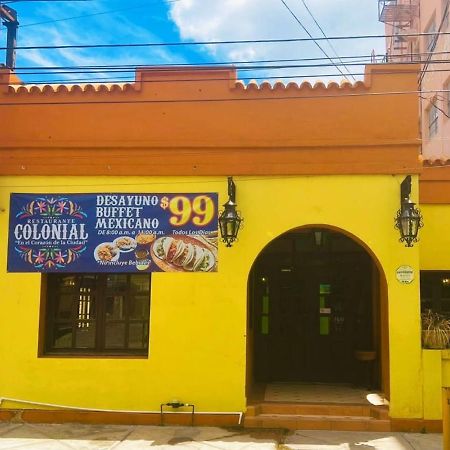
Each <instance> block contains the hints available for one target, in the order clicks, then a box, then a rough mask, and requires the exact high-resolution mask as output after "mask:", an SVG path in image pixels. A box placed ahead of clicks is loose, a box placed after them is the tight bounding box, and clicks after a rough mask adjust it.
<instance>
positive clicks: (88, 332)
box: [75, 321, 95, 348]
mask: <svg viewBox="0 0 450 450" xmlns="http://www.w3.org/2000/svg"><path fill="white" fill-rule="evenodd" d="M75 348H95V323H94V322H82V321H79V322H77V325H76V329H75Z"/></svg>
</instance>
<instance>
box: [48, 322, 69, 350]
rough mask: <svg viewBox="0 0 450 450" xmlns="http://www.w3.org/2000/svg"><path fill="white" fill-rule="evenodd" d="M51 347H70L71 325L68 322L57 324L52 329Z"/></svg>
mask: <svg viewBox="0 0 450 450" xmlns="http://www.w3.org/2000/svg"><path fill="white" fill-rule="evenodd" d="M52 347H53V348H71V347H72V325H71V324H70V323H66V324H57V325H55V328H54V330H53V342H52Z"/></svg>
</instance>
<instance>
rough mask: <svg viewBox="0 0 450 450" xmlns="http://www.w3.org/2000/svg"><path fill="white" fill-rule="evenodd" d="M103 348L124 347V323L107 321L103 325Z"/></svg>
mask: <svg viewBox="0 0 450 450" xmlns="http://www.w3.org/2000/svg"><path fill="white" fill-rule="evenodd" d="M105 348H109V349H111V348H125V323H124V322H108V323H106V326H105Z"/></svg>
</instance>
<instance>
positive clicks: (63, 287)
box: [56, 275, 77, 292]
mask: <svg viewBox="0 0 450 450" xmlns="http://www.w3.org/2000/svg"><path fill="white" fill-rule="evenodd" d="M76 285H77V277H76V275H67V276H66V275H64V276H61V277H58V278H57V280H56V288H57V289H58V290H59V291H62V292H67V291H71V290H74V289H75V287H76Z"/></svg>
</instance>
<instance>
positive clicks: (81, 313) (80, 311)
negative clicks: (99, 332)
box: [77, 288, 95, 320]
mask: <svg viewBox="0 0 450 450" xmlns="http://www.w3.org/2000/svg"><path fill="white" fill-rule="evenodd" d="M82 289H85V290H88V291H87V292H83V291H82ZM77 316H78V319H79V320H92V319H95V297H94V295H92V294H91V293H90V292H89V288H80V295H79V297H78V305H77Z"/></svg>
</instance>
